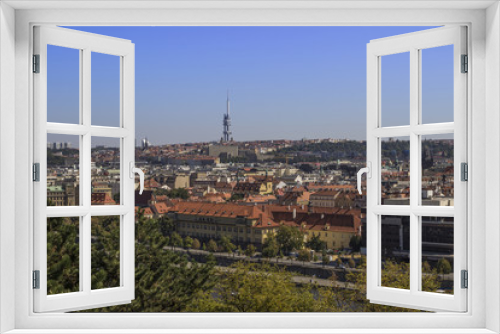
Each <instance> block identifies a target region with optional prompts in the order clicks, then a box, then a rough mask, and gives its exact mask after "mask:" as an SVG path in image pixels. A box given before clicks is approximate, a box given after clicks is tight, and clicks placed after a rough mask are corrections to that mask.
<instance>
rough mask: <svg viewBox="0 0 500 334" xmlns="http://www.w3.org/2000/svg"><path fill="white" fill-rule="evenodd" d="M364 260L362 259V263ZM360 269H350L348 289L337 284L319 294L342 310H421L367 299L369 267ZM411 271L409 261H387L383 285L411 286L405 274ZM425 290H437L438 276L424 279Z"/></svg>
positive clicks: (347, 280) (320, 291) (347, 275)
mask: <svg viewBox="0 0 500 334" xmlns="http://www.w3.org/2000/svg"><path fill="white" fill-rule="evenodd" d="M363 263H364V262H362V261H360V264H363ZM359 269H360V270H355V271H354V270H348V271H346V282H345V285H346V287H347V288H344V287H343V286H342V284H340V285H338V284H333V285H332V286H331V287H330V288H326V289H321V290H319V294H320V295H321V296H322V297H323V298H326V299H327V300H329V302H328V303H327V304H328V305H332V308H333V307H335V309H336V311H342V312H419V311H417V310H412V309H406V308H400V307H394V306H385V305H379V304H374V303H370V301H369V300H367V299H366V266H365V265H363V266H362V267H359ZM406 270H407V264H406V263H400V264H399V263H396V262H392V261H386V263H385V264H384V270H383V271H382V286H390V287H396V288H400V289H409V287H410V280H409V276H406V275H404V274H402V273H404V272H405V271H406ZM422 287H423V289H424V291H436V289H437V287H438V282H437V277H436V275H435V274H434V275H426V276H424V277H423V278H422Z"/></svg>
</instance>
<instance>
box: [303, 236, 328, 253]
mask: <svg viewBox="0 0 500 334" xmlns="http://www.w3.org/2000/svg"><path fill="white" fill-rule="evenodd" d="M306 247H307V248H310V249H313V250H315V251H318V252H319V251H321V250H324V249H326V242H324V241H323V240H321V238H320V237H319V235H313V236H312V237H311V238H310V239H309V240H308V241H307V242H306Z"/></svg>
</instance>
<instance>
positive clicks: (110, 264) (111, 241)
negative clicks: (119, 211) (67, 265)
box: [91, 216, 120, 290]
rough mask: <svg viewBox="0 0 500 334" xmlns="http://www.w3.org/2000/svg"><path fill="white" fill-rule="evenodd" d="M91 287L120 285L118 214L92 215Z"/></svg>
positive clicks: (100, 287)
mask: <svg viewBox="0 0 500 334" xmlns="http://www.w3.org/2000/svg"><path fill="white" fill-rule="evenodd" d="M91 249H92V254H91V258H92V260H91V261H92V281H91V282H92V289H93V290H96V289H105V288H113V287H118V286H120V216H102V217H101V216H99V217H92V247H91Z"/></svg>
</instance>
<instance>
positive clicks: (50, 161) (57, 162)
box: [47, 148, 78, 166]
mask: <svg viewBox="0 0 500 334" xmlns="http://www.w3.org/2000/svg"><path fill="white" fill-rule="evenodd" d="M58 152H62V156H60V155H54V153H58ZM75 154H76V155H78V150H77V149H73V148H65V149H61V150H52V149H50V148H47V166H63V165H64V157H68V156H74V155H75Z"/></svg>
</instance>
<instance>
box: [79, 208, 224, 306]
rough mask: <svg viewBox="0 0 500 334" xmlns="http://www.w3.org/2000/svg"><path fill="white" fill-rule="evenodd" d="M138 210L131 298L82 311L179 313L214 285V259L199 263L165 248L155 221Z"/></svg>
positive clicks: (163, 238) (164, 240)
mask: <svg viewBox="0 0 500 334" xmlns="http://www.w3.org/2000/svg"><path fill="white" fill-rule="evenodd" d="M141 211H142V210H140V211H139V212H138V216H137V224H136V232H135V236H136V246H135V254H136V268H135V280H136V283H135V299H134V300H132V302H131V303H129V304H124V305H117V306H111V307H106V308H98V309H93V310H89V311H85V312H183V311H185V310H186V309H187V307H188V305H189V304H190V303H191V302H192V300H193V298H194V297H195V296H197V295H198V293H200V292H202V291H204V290H211V289H212V288H213V286H214V285H215V276H214V267H215V262H213V261H210V260H209V261H208V262H207V263H206V264H199V263H196V262H195V261H192V260H189V259H188V258H187V257H186V256H185V255H183V254H179V253H176V252H172V251H170V250H168V249H166V246H167V243H166V238H165V237H164V236H163V235H162V233H161V230H160V228H159V225H158V221H157V220H155V219H146V218H144V215H143V213H142V212H141ZM99 225H100V224H96V226H99ZM117 226H119V225H117ZM117 230H118V228H117ZM118 282H119V281H118Z"/></svg>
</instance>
